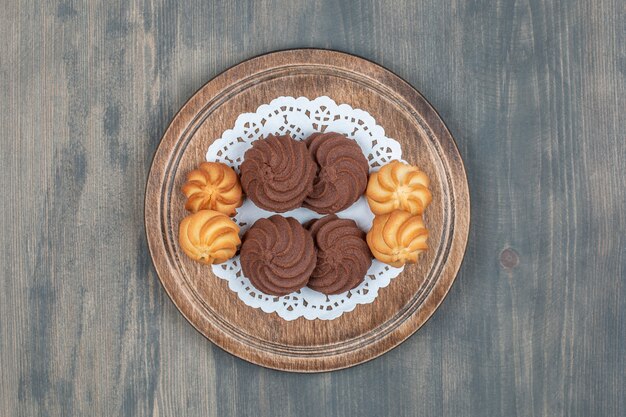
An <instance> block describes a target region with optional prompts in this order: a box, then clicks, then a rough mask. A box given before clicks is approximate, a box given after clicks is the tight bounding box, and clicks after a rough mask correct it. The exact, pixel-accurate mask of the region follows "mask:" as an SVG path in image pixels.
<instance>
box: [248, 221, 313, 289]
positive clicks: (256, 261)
mask: <svg viewBox="0 0 626 417" xmlns="http://www.w3.org/2000/svg"><path fill="white" fill-rule="evenodd" d="M240 262H241V269H242V271H243V274H244V275H245V276H246V277H248V278H249V279H250V282H252V285H254V286H255V287H256V288H257V289H258V290H260V291H262V292H264V293H265V294H269V295H277V296H280V295H286V294H289V293H292V292H294V291H298V290H299V289H300V288H302V287H304V286H305V285H306V284H307V283H308V282H309V278H310V277H311V272H312V271H313V269H314V268H315V263H316V256H315V246H314V244H313V238H312V237H311V234H310V233H309V231H308V230H306V229H305V228H304V227H302V225H301V224H300V223H298V221H297V220H296V219H294V218H292V217H287V218H285V217H282V216H280V215H277V214H275V215H273V216H271V217H270V218H267V219H259V220H257V221H256V222H255V223H254V224H253V225H252V227H251V228H250V229H249V230H248V231H247V232H246V234H245V236H244V238H243V244H242V246H241V257H240Z"/></svg>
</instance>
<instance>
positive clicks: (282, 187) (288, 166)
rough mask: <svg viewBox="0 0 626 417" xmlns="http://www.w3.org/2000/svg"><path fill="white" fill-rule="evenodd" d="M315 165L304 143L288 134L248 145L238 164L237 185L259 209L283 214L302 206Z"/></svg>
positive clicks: (308, 190)
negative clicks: (241, 161)
mask: <svg viewBox="0 0 626 417" xmlns="http://www.w3.org/2000/svg"><path fill="white" fill-rule="evenodd" d="M315 170H316V166H315V162H314V161H313V158H312V157H311V155H310V154H309V152H308V151H307V147H306V144H305V143H304V142H300V141H297V140H294V139H292V138H291V137H290V136H289V135H284V136H274V135H270V136H268V137H267V138H265V139H259V140H257V141H254V142H253V143H252V148H250V149H248V150H247V151H246V153H245V155H244V161H243V163H242V164H241V185H242V187H243V190H244V192H245V193H246V195H247V196H248V197H249V198H250V199H251V200H252V201H253V202H254V203H255V204H256V205H257V206H259V207H261V208H262V209H265V210H269V211H275V212H278V213H284V212H286V211H289V210H292V209H295V208H297V207H300V206H301V205H302V202H303V201H304V199H305V198H306V196H307V195H308V194H309V193H310V192H311V191H312V190H313V180H314V178H315Z"/></svg>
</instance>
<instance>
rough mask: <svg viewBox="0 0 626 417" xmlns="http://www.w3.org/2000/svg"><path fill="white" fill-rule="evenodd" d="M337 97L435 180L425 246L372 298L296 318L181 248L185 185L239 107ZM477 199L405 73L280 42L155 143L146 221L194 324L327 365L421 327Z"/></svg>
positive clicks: (237, 347) (207, 90)
mask: <svg viewBox="0 0 626 417" xmlns="http://www.w3.org/2000/svg"><path fill="white" fill-rule="evenodd" d="M324 95H325V96H329V97H330V98H332V99H333V100H335V102H337V103H338V104H341V103H347V104H349V105H350V106H352V107H353V108H359V109H363V110H365V111H367V112H369V113H370V114H371V115H372V116H373V117H374V118H375V119H376V121H377V123H378V124H380V125H381V126H382V127H383V128H384V129H385V132H386V134H387V136H388V137H391V138H394V139H396V140H397V141H398V142H400V144H401V145H402V149H403V157H404V159H405V160H407V161H408V162H409V163H411V164H416V165H418V166H420V167H421V168H422V169H423V170H424V171H425V172H426V173H427V174H428V175H429V176H430V178H431V189H432V192H433V202H432V204H431V205H430V207H429V208H428V210H427V212H426V214H425V222H426V225H427V227H428V228H429V231H430V238H429V245H430V248H429V250H428V251H427V253H425V254H423V255H422V256H421V260H420V263H419V264H417V265H410V266H408V267H406V268H405V270H404V272H402V274H401V275H400V276H398V277H397V278H395V279H393V280H392V281H391V283H390V284H389V286H388V287H386V288H383V289H381V290H380V292H379V295H378V297H377V298H376V300H374V302H372V303H371V304H365V305H359V306H357V307H356V308H355V309H354V310H353V311H352V312H348V313H344V314H343V315H342V316H340V317H339V318H337V319H334V320H306V319H304V318H299V319H297V320H293V321H286V320H284V319H282V318H280V317H279V316H278V315H277V314H275V313H272V314H267V313H264V312H263V311H262V310H260V309H256V308H252V307H249V306H247V305H245V304H244V303H243V302H242V301H240V300H239V298H238V297H237V294H236V293H234V292H233V291H231V290H230V289H229V288H228V284H227V282H226V281H224V280H222V279H219V278H217V277H215V276H214V275H213V274H212V272H211V268H210V267H208V266H203V265H200V264H198V263H194V262H192V261H191V260H189V259H188V258H187V257H186V256H185V255H184V254H183V253H182V251H181V250H180V247H179V245H178V224H179V222H180V220H181V219H182V218H183V217H184V216H185V215H186V212H185V210H184V207H183V206H184V196H183V195H182V193H181V192H180V187H181V185H182V184H183V182H184V180H185V176H186V174H187V173H188V172H189V171H190V170H192V169H193V168H194V167H195V166H196V165H198V164H199V163H200V162H201V161H203V160H204V156H205V153H206V150H207V148H208V147H209V145H210V144H211V143H212V141H214V140H215V139H216V138H219V137H221V135H222V132H224V131H225V130H226V129H229V128H231V127H232V126H234V123H235V120H236V119H237V116H238V115H239V114H241V113H245V112H254V111H255V110H256V109H257V107H258V106H260V105H261V104H264V103H269V102H270V101H271V100H272V99H274V98H276V97H279V96H293V97H299V96H305V97H308V98H310V99H313V98H315V97H319V96H324ZM469 213H470V202H469V192H468V186H467V179H466V176H465V171H464V168H463V162H462V160H461V157H460V155H459V152H458V150H457V147H456V145H455V143H454V140H453V138H452V136H451V134H450V132H449V131H448V129H447V128H446V126H445V125H444V123H443V121H442V120H441V118H440V117H439V116H438V114H437V113H436V112H435V110H434V109H433V108H432V106H431V105H430V104H429V103H428V102H427V101H426V100H425V99H424V97H422V96H421V94H420V93H418V92H417V91H416V90H415V89H414V88H412V87H411V86H410V85H409V84H407V83H406V82H405V81H403V80H402V79H400V78H399V77H398V76H396V75H394V74H393V73H391V72H390V71H388V70H386V69H384V68H382V67H381V66H379V65H376V64H374V63H372V62H370V61H367V60H364V59H362V58H358V57H355V56H352V55H348V54H344V53H339V52H333V51H325V50H314V49H305V50H290V51H283V52H275V53H271V54H268V55H263V56H260V57H257V58H253V59H251V60H248V61H245V62H243V63H241V64H239V65H237V66H235V67H233V68H231V69H229V70H227V71H225V72H224V73H222V74H220V75H219V76H217V77H216V78H214V79H213V80H211V81H210V82H209V83H207V84H206V85H205V86H204V87H202V88H201V89H200V90H199V91H198V92H197V93H196V94H195V95H194V96H193V97H192V98H191V99H190V100H189V101H188V102H187V103H186V104H185V105H184V106H183V108H182V109H181V110H180V112H179V113H178V114H177V115H176V117H175V118H174V120H173V121H172V123H171V124H170V126H169V127H168V129H167V131H166V132H165V135H164V136H163V139H162V140H161V143H160V145H159V148H158V149H157V152H156V155H155V157H154V161H153V163H152V168H151V170H150V175H149V178H148V184H147V190H146V202H145V221H146V232H147V237H148V244H149V247H150V253H151V255H152V260H153V262H154V265H155V267H156V270H157V273H158V275H159V277H160V279H161V282H162V283H163V287H164V288H165V290H166V291H167V293H168V294H169V296H170V297H171V299H172V300H173V301H174V303H175V304H176V306H177V307H178V309H179V310H180V311H181V313H182V314H183V315H184V316H185V317H186V318H187V320H189V322H190V323H191V324H192V325H193V326H194V327H195V328H196V329H198V331H200V332H201V333H202V334H203V335H205V336H206V337H207V338H208V339H210V340H211V341H212V342H213V343H215V344H217V345H218V346H220V347H222V348H223V349H225V350H226V351H228V352H230V353H232V354H233V355H236V356H239V357H240V358H243V359H245V360H248V361H250V362H253V363H256V364H259V365H262V366H266V367H270V368H275V369H281V370H286V371H297V372H320V371H330V370H335V369H341V368H346V367H349V366H353V365H356V364H359V363H362V362H365V361H368V360H370V359H373V358H375V357H377V356H379V355H381V354H383V353H385V352H386V351H388V350H390V349H392V348H393V347H395V346H397V345H398V344H400V343H401V342H402V341H404V340H405V339H406V338H407V337H409V336H410V335H411V334H413V333H414V332H415V331H416V330H417V329H419V328H420V326H422V325H423V324H424V322H426V320H428V318H429V317H430V316H431V315H432V314H433V312H434V311H435V310H436V309H437V307H438V306H439V305H440V304H441V302H442V301H443V299H444V297H445V296H446V294H447V292H448V290H449V289H450V286H451V285H452V282H453V281H454V278H455V276H456V274H457V271H458V269H459V266H460V264H461V261H462V259H463V254H464V251H465V245H466V242H467V236H468V232H469V221H470V217H469Z"/></svg>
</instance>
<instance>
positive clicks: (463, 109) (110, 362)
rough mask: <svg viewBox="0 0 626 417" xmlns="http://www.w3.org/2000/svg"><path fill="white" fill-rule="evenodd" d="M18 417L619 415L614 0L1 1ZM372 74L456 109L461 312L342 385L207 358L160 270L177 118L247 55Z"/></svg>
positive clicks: (7, 380) (623, 155) (3, 350)
mask: <svg viewBox="0 0 626 417" xmlns="http://www.w3.org/2000/svg"><path fill="white" fill-rule="evenodd" d="M0 3H1V4H0V106H1V108H0V130H1V131H2V137H1V139H0V147H1V149H0V185H1V186H2V189H3V190H4V196H3V198H2V199H0V222H1V223H0V230H2V234H1V235H0V240H1V247H0V268H1V269H0V270H1V271H2V274H1V279H0V369H1V371H0V410H2V415H7V416H28V417H30V416H54V417H56V416H84V415H89V416H92V415H93V416H118V415H124V416H180V415H185V416H213V415H215V416H235V415H257V416H290V415H302V416H316V415H332V416H340V417H341V416H353V415H354V416H383V415H393V416H427V415H437V416H439V415H445V416H544V415H545V416H580V417H586V416H623V415H624V414H625V413H626V399H625V396H624V392H625V391H626V354H625V351H626V283H625V281H626V237H625V236H626V214H625V210H624V205H625V202H626V191H625V190H626V175H625V171H626V144H625V140H626V124H624V121H623V119H624V117H623V113H624V109H625V108H626V43H624V39H625V38H626V6H625V4H624V2H623V1H621V0H598V1H593V2H590V1H586V0H572V1H565V0H561V1H559V0H554V1H551V0H527V1H520V0H518V1H513V0H510V1H494V2H487V1H465V0H443V1H439V0H424V1H421V0H420V1H409V0H393V1H392V0H369V1H366V0H363V1H341V2H339V1H331V0H324V1H306V0H289V1H287V0H285V1H278V0H259V1H248V2H241V1H228V2H226V1H223V2H218V1H215V2H209V1H197V2H196V1H191V2H179V1H173V0H167V1H161V0H154V1H133V0H129V1H127V0H123V1H122V0H112V1H106V2H105V1H101V2H96V1H72V0H67V1H65V2H57V1H46V2H40V1H34V0H30V1H29V0H23V1H11V0H2V1H1V2H0ZM293 47H321V48H332V49H337V50H341V51H346V52H351V53H354V54H357V55H361V56H364V57H366V58H369V59H372V60H374V61H376V62H378V63H380V64H382V65H384V66H386V67H387V68H389V69H391V70H392V71H394V72H395V73H397V74H398V75H400V76H402V77H403V78H405V79H406V80H407V81H408V82H410V83H411V84H412V85H414V86H415V87H416V88H417V89H419V90H420V91H421V92H422V93H423V94H424V95H425V96H426V97H427V98H428V99H429V101H430V102H431V103H432V104H433V105H434V106H435V108H437V109H438V111H439V112H440V114H441V115H442V117H443V119H444V120H445V122H446V123H447V125H448V126H449V127H450V129H451V131H452V133H453V135H454V137H455V139H456V140H457V142H458V144H459V148H460V151H461V154H462V155H463V158H464V161H465V162H466V169H467V173H468V179H469V185H470V193H471V197H472V227H471V231H470V240H469V244H468V251H467V254H466V257H465V261H464V264H463V266H462V268H461V272H460V275H459V277H458V278H457V280H456V283H455V284H454V286H453V287H452V289H451V291H450V293H449V295H448V297H447V298H446V300H445V302H444V303H443V305H442V306H441V307H440V308H439V310H438V311H437V312H436V313H435V315H434V316H433V317H432V319H431V320H430V321H429V322H428V323H427V324H426V325H425V326H424V327H422V329H420V331H419V332H418V333H417V334H416V335H414V336H413V337H411V338H410V339H409V340H407V341H406V342H405V343H403V344H402V345H401V346H399V347H398V348H396V349H394V350H392V351H391V352H389V353H387V354H385V355H384V356H382V357H381V358H379V359H377V360H374V361H372V362H368V363H366V364H363V365H360V366H357V367H354V368H351V369H348V370H345V371H339V372H334V373H326V374H318V375H298V374H289V373H283V372H277V371H271V370H267V369H264V368H261V367H258V366H256V365H252V364H249V363H247V362H244V361H242V360H240V359H237V358H235V357H234V356H231V355H230V354H228V353H226V352H224V351H222V350H221V349H219V348H218V347H216V346H214V345H212V344H210V343H207V341H206V339H205V338H204V337H203V336H202V335H200V334H199V333H198V332H196V331H195V330H194V329H193V328H192V327H191V326H189V324H188V323H187V321H186V320H185V319H184V318H183V317H182V315H180V314H179V313H178V311H177V310H176V308H175V307H174V305H173V304H172V303H171V302H170V301H169V299H168V297H167V295H166V294H165V292H164V291H163V290H162V288H161V286H160V284H159V281H158V278H157V277H156V274H155V271H154V269H153V267H152V265H151V262H150V259H149V255H148V250H147V245H146V240H145V237H144V228H143V197H144V186H145V181H146V178H147V173H148V169H149V166H150V162H151V158H152V156H153V154H154V151H155V149H156V146H157V143H158V141H159V139H160V137H161V135H162V134H163V132H164V131H165V128H166V126H167V123H168V122H169V121H170V120H171V119H172V117H173V116H174V114H175V112H176V111H177V110H178V109H179V108H180V107H181V106H182V105H183V103H184V102H185V101H186V100H187V99H188V98H189V97H190V96H191V95H192V94H193V93H194V91H196V90H197V89H198V88H199V87H201V86H202V85H203V84H204V83H205V82H206V81H207V80H208V79H210V78H212V77H213V76H215V75H216V74H218V73H219V72H221V71H223V70H224V69H226V68H228V67H230V66H232V65H234V64H236V63H237V62H240V61H242V60H244V59H247V58H250V57H251V56H254V55H257V54H261V53H265V52H269V51H271V50H276V49H284V48H293Z"/></svg>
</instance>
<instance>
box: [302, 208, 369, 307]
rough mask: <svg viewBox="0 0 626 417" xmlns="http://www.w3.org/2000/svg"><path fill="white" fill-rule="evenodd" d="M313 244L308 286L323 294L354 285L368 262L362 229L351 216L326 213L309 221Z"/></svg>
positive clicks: (348, 288) (340, 290)
mask: <svg viewBox="0 0 626 417" xmlns="http://www.w3.org/2000/svg"><path fill="white" fill-rule="evenodd" d="M309 230H310V232H311V235H313V240H314V241H315V245H316V246H317V266H316V267H315V269H314V270H313V273H312V274H311V279H310V280H309V284H308V285H309V288H311V289H313V290H315V291H319V292H321V293H323V294H327V295H330V294H341V293H343V292H346V291H348V290H351V289H353V288H355V287H356V286H357V285H359V284H360V283H361V282H363V279H364V278H365V274H366V273H367V270H368V269H369V267H370V266H371V265H372V255H371V253H370V251H369V248H368V246H367V242H366V241H365V233H364V232H363V231H362V230H361V229H359V228H358V226H357V225H356V223H355V222H354V221H353V220H349V219H340V218H338V217H337V216H335V215H330V216H326V217H323V218H321V219H319V220H316V221H314V222H312V223H309Z"/></svg>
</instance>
